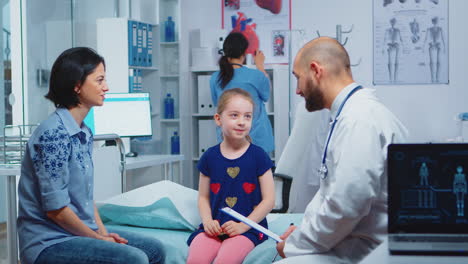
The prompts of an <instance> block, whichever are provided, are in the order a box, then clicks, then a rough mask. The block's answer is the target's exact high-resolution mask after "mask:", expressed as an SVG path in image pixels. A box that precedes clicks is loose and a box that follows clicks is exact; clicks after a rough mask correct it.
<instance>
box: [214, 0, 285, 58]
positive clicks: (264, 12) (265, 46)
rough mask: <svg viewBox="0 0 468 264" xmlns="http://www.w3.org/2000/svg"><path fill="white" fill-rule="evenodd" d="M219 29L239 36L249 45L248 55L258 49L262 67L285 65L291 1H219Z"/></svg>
mask: <svg viewBox="0 0 468 264" xmlns="http://www.w3.org/2000/svg"><path fill="white" fill-rule="evenodd" d="M221 1H222V13H223V14H222V17H223V23H222V24H223V25H222V27H223V28H224V29H226V30H227V31H228V32H232V31H234V32H241V33H242V34H244V36H245V37H246V38H247V40H248V41H249V48H248V49H247V53H248V54H254V52H255V50H257V49H260V50H262V51H263V52H264V54H265V63H289V29H290V23H291V19H290V17H291V13H290V1H291V0H221Z"/></svg>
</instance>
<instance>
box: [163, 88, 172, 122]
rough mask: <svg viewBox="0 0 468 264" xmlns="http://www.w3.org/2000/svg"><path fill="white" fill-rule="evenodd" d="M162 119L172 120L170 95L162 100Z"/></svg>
mask: <svg viewBox="0 0 468 264" xmlns="http://www.w3.org/2000/svg"><path fill="white" fill-rule="evenodd" d="M164 118H166V119H171V118H174V98H172V97H171V94H170V93H168V94H167V96H166V98H164Z"/></svg>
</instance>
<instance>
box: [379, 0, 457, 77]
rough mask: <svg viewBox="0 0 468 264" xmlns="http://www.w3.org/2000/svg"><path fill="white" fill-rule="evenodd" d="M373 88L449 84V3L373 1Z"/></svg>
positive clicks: (421, 0) (437, 0) (426, 0)
mask: <svg viewBox="0 0 468 264" xmlns="http://www.w3.org/2000/svg"><path fill="white" fill-rule="evenodd" d="M373 5H374V6H373V12H374V14H373V17H374V21H373V27H374V28H373V33H374V43H373V47H374V84H376V85H379V84H447V83H448V82H449V78H448V72H449V69H448V68H449V64H448V57H449V56H448V55H449V50H448V47H449V45H448V41H449V40H448V36H449V32H448V28H449V27H448V21H449V20H448V0H374V3H373Z"/></svg>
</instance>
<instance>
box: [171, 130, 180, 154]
mask: <svg viewBox="0 0 468 264" xmlns="http://www.w3.org/2000/svg"><path fill="white" fill-rule="evenodd" d="M171 154H172V155H178V154H180V140H179V135H178V133H177V131H174V135H173V136H172V137H171Z"/></svg>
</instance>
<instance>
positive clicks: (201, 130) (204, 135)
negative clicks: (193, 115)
mask: <svg viewBox="0 0 468 264" xmlns="http://www.w3.org/2000/svg"><path fill="white" fill-rule="evenodd" d="M216 144H217V135H216V123H215V122H214V121H213V120H211V119H210V120H198V155H199V157H201V156H202V155H203V153H204V152H205V151H206V150H207V149H208V148H209V147H212V146H214V145H216Z"/></svg>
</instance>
